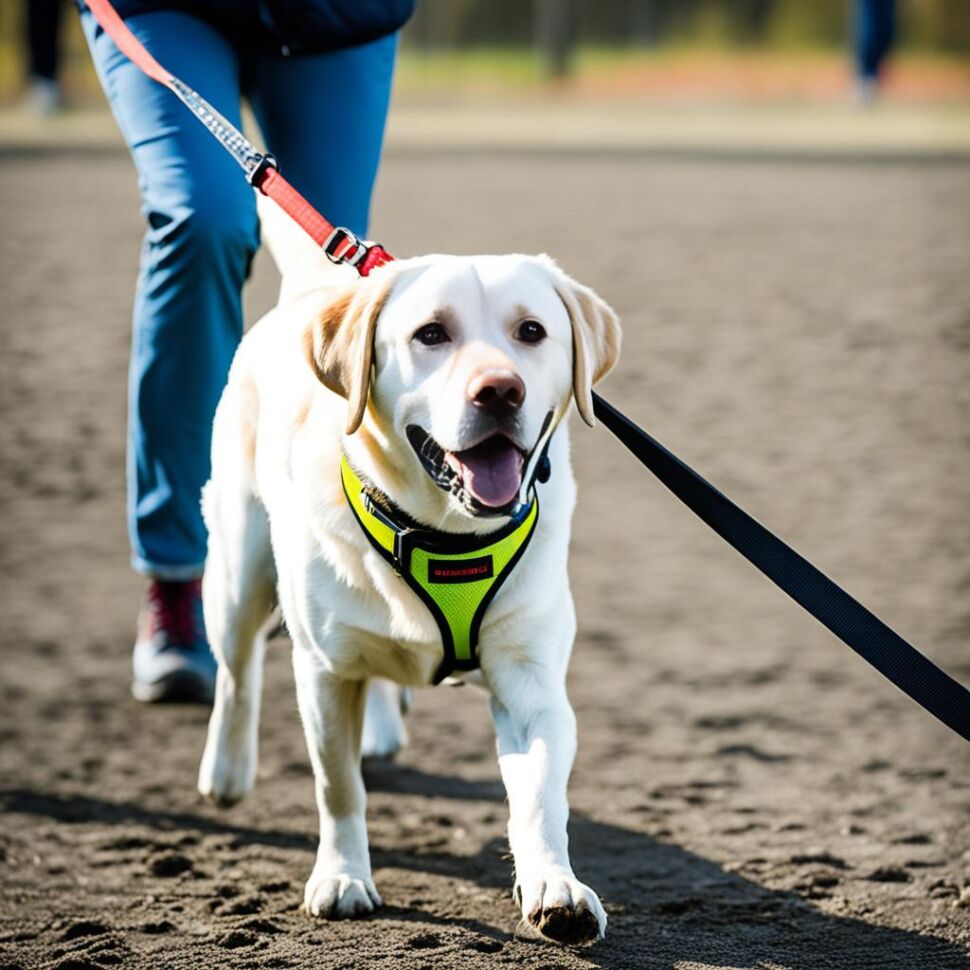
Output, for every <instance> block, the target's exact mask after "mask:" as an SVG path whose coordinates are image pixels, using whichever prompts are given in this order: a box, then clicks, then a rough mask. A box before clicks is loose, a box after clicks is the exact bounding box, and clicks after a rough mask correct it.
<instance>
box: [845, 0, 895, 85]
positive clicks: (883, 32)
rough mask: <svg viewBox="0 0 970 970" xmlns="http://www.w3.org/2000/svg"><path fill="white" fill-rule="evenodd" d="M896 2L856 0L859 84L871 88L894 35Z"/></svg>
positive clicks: (856, 44) (876, 79) (874, 83)
mask: <svg viewBox="0 0 970 970" xmlns="http://www.w3.org/2000/svg"><path fill="white" fill-rule="evenodd" d="M895 14H896V9H895V0H856V4H855V24H854V29H855V59H856V75H857V78H858V80H859V82H860V83H861V84H863V85H866V86H867V88H873V89H874V87H875V85H877V84H878V82H879V74H880V70H881V68H882V65H883V63H884V61H885V58H886V55H887V54H888V53H889V49H890V47H891V46H892V43H893V40H894V36H895V20H896V17H895Z"/></svg>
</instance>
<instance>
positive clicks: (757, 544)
mask: <svg viewBox="0 0 970 970" xmlns="http://www.w3.org/2000/svg"><path fill="white" fill-rule="evenodd" d="M593 409H594V412H595V414H596V417H597V418H599V420H600V421H602V422H603V424H605V425H606V427H607V428H609V429H610V431H612V432H613V434H615V435H616V437H617V438H619V439H620V441H621V442H623V444H624V445H626V447H627V448H629V449H630V451H631V452H633V454H634V455H635V456H636V457H637V458H638V459H639V460H640V461H641V462H642V463H643V464H644V465H646V467H647V468H649V469H650V471H652V472H653V473H654V475H656V476H657V478H659V479H660V481H661V482H663V484H664V485H666V486H667V488H669V489H670V491H671V492H673V493H674V495H676V496H677V498H679V499H680V500H681V501H682V502H683V503H684V504H685V505H686V506H687V507H688V508H689V509H690V510H691V511H692V512H694V513H696V514H697V515H699V516H700V517H701V518H702V519H703V520H704V521H705V522H706V523H707V524H708V525H709V526H710V527H711V528H712V529H713V530H714V531H715V532H716V533H717V534H718V535H719V536H720V537H721V538H722V539H724V540H725V541H726V542H728V543H729V544H730V545H732V546H734V548H735V549H737V551H738V552H740V553H741V555H742V556H744V557H745V559H747V560H748V561H749V562H751V563H753V564H754V565H755V566H757V567H758V569H760V570H761V571H762V572H763V573H764V574H765V575H766V576H767V577H768V578H769V579H770V580H771V581H772V582H773V583H774V584H775V585H776V586H779V587H780V588H781V589H783V590H784V591H785V592H786V593H787V594H788V595H789V596H790V597H791V598H792V599H793V600H794V601H795V602H796V603H798V604H799V606H802V607H804V608H805V609H806V610H808V612H809V613H811V614H812V616H814V617H815V619H817V620H819V621H820V622H821V623H824V624H825V626H827V627H828V628H829V629H830V630H831V631H832V632H833V633H834V634H835V635H836V636H837V637H839V639H841V640H842V641H843V642H844V643H845V644H846V645H847V646H849V647H851V648H852V649H853V650H855V652H856V653H857V654H859V656H860V657H862V658H863V659H864V660H866V661H868V662H869V663H870V664H872V666H873V667H875V668H876V670H878V671H879V673H881V674H882V675H883V676H884V677H888V678H889V680H890V681H892V682H893V683H894V684H895V685H896V686H897V687H898V688H899V689H900V690H903V691H905V692H906V693H907V694H909V696H910V697H912V698H913V700H914V701H916V703H917V704H920V705H922V706H923V707H925V708H926V710H928V711H929V712H930V713H931V714H932V715H934V716H935V717H938V718H939V719H940V720H941V721H942V722H943V723H944V724H945V725H947V727H950V728H952V729H953V730H954V731H956V732H957V734H959V735H960V736H961V737H963V738H964V739H965V740H967V741H970V691H968V690H967V689H966V687H964V686H963V685H962V684H958V683H957V682H956V681H955V680H954V679H953V678H952V677H950V676H949V674H946V673H944V672H943V671H942V670H940V668H939V667H937V666H936V664H934V663H933V662H932V661H931V660H929V659H928V658H927V657H924V656H923V654H921V653H920V652H919V650H917V649H916V648H915V647H914V646H912V645H911V644H909V643H907V642H906V641H905V640H904V639H903V638H902V637H901V636H899V634H898V633H896V632H894V631H893V630H891V629H890V628H889V627H888V626H886V624H885V623H883V622H882V620H880V619H879V617H877V616H875V615H874V614H872V613H870V612H869V611H868V610H867V609H866V608H865V607H864V606H863V605H862V604H861V603H860V602H859V601H858V600H856V599H853V597H851V596H850V595H849V594H848V593H847V592H846V591H845V590H844V589H842V588H841V587H840V586H838V585H837V584H836V583H833V582H832V580H831V579H829V578H828V576H826V575H825V574H824V573H822V572H820V571H819V570H818V569H816V568H815V567H814V566H813V565H812V564H811V563H810V562H809V561H808V560H807V559H803V558H802V557H801V556H800V555H799V554H798V553H797V552H795V550H794V549H792V548H791V546H789V545H786V544H785V543H784V542H782V541H781V539H779V538H778V536H776V535H774V534H773V533H771V532H769V531H768V530H767V529H766V528H765V527H764V526H763V525H761V523H759V522H757V521H756V520H755V519H753V518H752V517H751V516H750V515H748V513H747V512H745V511H744V510H743V509H740V508H739V507H738V506H737V505H735V504H734V502H732V501H731V500H730V499H729V498H728V497H727V496H726V495H724V494H723V493H721V492H719V491H718V490H717V489H716V488H715V487H714V486H713V485H711V484H710V482H707V481H705V480H704V479H703V478H701V476H700V475H698V474H697V472H695V471H694V470H693V469H692V468H690V467H689V466H688V465H685V464H684V462H682V461H681V460H680V459H679V458H678V457H677V456H676V455H674V454H672V453H671V452H669V451H668V450H667V449H666V448H664V446H663V445H662V444H660V442H659V441H657V440H656V439H655V438H652V437H651V436H650V435H648V434H647V433H646V431H643V430H642V429H641V428H638V427H637V426H636V425H635V424H634V423H633V422H632V421H631V420H630V419H629V418H628V417H626V416H625V415H623V414H621V413H620V412H619V411H617V409H616V408H615V407H613V405H612V404H609V403H608V402H606V401H604V400H603V398H601V397H600V396H599V395H598V394H596V393H594V394H593Z"/></svg>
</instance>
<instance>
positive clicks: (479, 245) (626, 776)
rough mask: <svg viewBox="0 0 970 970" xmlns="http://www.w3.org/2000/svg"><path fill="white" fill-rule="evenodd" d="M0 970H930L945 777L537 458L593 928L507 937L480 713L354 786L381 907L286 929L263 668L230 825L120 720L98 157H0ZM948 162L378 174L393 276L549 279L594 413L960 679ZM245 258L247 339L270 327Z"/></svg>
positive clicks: (129, 261) (303, 768) (943, 740)
mask: <svg viewBox="0 0 970 970" xmlns="http://www.w3.org/2000/svg"><path fill="white" fill-rule="evenodd" d="M0 212H2V213H3V216H2V224H3V231H2V233H0V292H2V308H0V320H2V325H0V368H2V371H0V415H2V421H0V447H2V464H0V495H2V502H3V506H2V509H3V514H2V517H0V569H2V575H3V581H2V616H3V624H2V627H0V651H2V653H0V656H2V661H0V662H2V707H0V732H2V740H0V808H2V812H3V814H2V816H0V880H2V885H0V900H2V909H0V965H2V966H3V967H8V968H13V967H19V968H28V967H30V968H33V967H38V968H59V970H83V968H99V967H111V966H119V967H124V968H129V967H130V968H142V967H151V968H158V967H165V968H169V967H171V968H179V967H182V968H197V967H206V968H209V967H213V968H215V967H232V968H249V967H252V968H276V967H280V968H285V967H294V968H296V967H311V966H312V967H327V968H342V967H345V968H351V967H360V966H364V965H367V966H370V967H409V968H411V967H413V968H431V967H435V968H458V967H461V968H463V970H464V968H477V967H495V966H501V967H510V968H519V967H529V968H536V970H549V968H559V967H565V968H587V967H602V968H664V970H667V968H670V970H672V968H679V970H686V968H692V970H697V968H729V967H730V968H762V970H780V968H791V970H818V968H851V970H856V968H894V970H928V968H941V970H942V968H958V967H964V968H965V967H970V773H968V768H970V749H968V747H967V745H966V744H965V743H964V742H962V741H961V740H960V739H959V738H957V737H956V735H954V734H952V733H951V732H949V731H948V730H947V729H946V728H944V727H942V726H941V725H940V724H938V723H937V722H936V721H934V720H933V719H932V718H931V717H930V716H929V715H927V714H925V713H924V712H923V711H922V710H920V709H919V708H917V707H916V706H915V705H914V704H913V703H911V702H910V701H909V700H908V699H907V698H906V697H905V696H903V695H902V694H900V693H899V692H898V691H897V690H895V688H893V687H892V686H891V685H890V684H888V683H887V682H886V681H884V680H883V679H882V678H881V677H880V676H879V675H878V674H876V673H875V672H874V671H873V670H871V669H870V668H869V667H868V666H867V665H866V664H864V663H863V662H862V661H861V660H859V659H858V658H856V657H855V655H853V654H852V653H851V652H850V651H848V650H847V649H846V648H845V647H844V646H842V645H841V644H840V643H839V642H838V641H836V640H835V639H834V638H832V637H831V636H830V635H829V634H828V633H827V632H826V631H825V630H823V629H822V628H821V627H820V626H818V625H817V624H816V623H815V622H814V621H812V620H811V619H810V618H809V617H807V616H806V615H804V614H803V613H801V612H800V610H799V609H798V608H797V607H795V606H794V605H793V604H792V603H790V601H788V600H787V599H786V598H785V597H784V596H782V595H781V594H780V593H778V592H777V591H776V590H775V589H774V588H773V587H771V586H770V584H769V583H767V581H765V580H764V579H763V578H762V577H761V576H760V575H759V574H758V573H756V572H755V571H753V570H752V568H751V567H750V566H748V565H747V564H746V563H745V562H743V561H742V560H740V559H739V558H738V557H737V556H736V555H735V554H734V553H733V552H731V551H730V550H729V549H728V548H727V547H726V546H725V545H724V544H723V543H722V542H721V540H720V539H717V538H716V537H715V536H714V535H713V534H712V533H710V532H709V531H708V530H707V529H706V528H705V527H704V526H703V525H701V524H700V523H699V522H698V521H697V520H695V519H694V518H693V517H692V516H691V514H690V513H689V512H687V511H685V510H684V509H683V508H682V507H680V506H679V505H678V504H677V503H676V502H675V500H674V499H673V498H671V497H670V496H669V495H668V494H667V493H666V492H665V491H664V490H663V489H662V488H661V487H660V486H659V485H657V484H656V483H655V482H654V481H653V480H652V479H650V478H649V476H647V475H646V473H644V472H643V471H642V470H641V469H640V467H639V466H638V465H637V464H636V463H635V462H634V461H633V459H631V458H630V457H629V456H628V455H627V454H626V453H624V452H623V451H622V450H621V448H620V446H619V445H617V444H616V443H615V442H614V441H613V440H612V439H611V438H610V436H609V434H608V433H607V432H606V431H605V430H603V429H597V430H595V431H590V430H585V429H581V428H579V427H576V428H574V441H575V461H576V466H577V473H578V477H579V480H580V494H581V497H580V504H579V508H578V511H577V515H576V523H575V530H574V542H573V550H572V562H571V569H572V577H573V586H574V590H575V595H576V600H577V607H578V613H579V618H580V633H579V637H578V641H577V645H576V650H575V654H574V660H573V665H572V670H571V676H570V684H571V696H572V699H573V702H574V705H575V707H576V711H577V715H578V720H579V740H580V747H579V755H578V759H577V762H576V766H575V770H574V773H573V779H572V785H571V804H572V808H573V814H572V822H571V843H572V850H573V858H574V863H575V867H576V870H577V873H578V874H579V876H580V878H582V879H584V880H585V881H587V882H589V883H590V884H591V885H592V886H593V887H594V888H596V889H597V890H598V891H599V892H600V894H601V895H602V897H603V899H604V902H605V904H606V908H607V911H608V913H609V920H610V922H609V929H608V933H607V938H606V940H605V941H604V942H602V943H600V944H597V945H595V946H593V947H591V948H588V949H584V950H578V951H570V950H563V949H558V948H555V947H553V946H551V945H547V944H541V943H535V942H530V941H526V940H521V939H518V938H517V937H516V925H517V922H518V920H517V914H516V911H515V909H514V907H513V904H512V902H511V899H510V890H511V866H510V861H509V859H508V857H507V844H506V840H505V837H504V826H505V821H506V807H505V804H504V794H503V790H502V787H501V784H500V781H499V777H498V770H497V766H496V764H495V759H494V753H493V739H492V731H491V728H490V724H489V721H488V717H487V712H486V708H485V704H484V703H483V700H482V699H481V698H480V697H479V696H478V695H477V694H475V693H474V692H473V690H472V689H471V688H462V689H448V688H438V689H434V690H430V689H429V690H427V691H424V692H421V693H420V694H419V696H418V698H417V703H416V706H415V709H414V711H413V714H412V717H411V721H410V724H411V733H412V740H411V745H410V747H409V748H408V749H407V750H406V751H405V752H404V753H403V754H402V756H401V757H400V758H399V759H398V761H397V763H395V764H385V765H380V766H377V767H372V768H370V769H369V770H368V771H367V783H368V788H369V791H370V801H369V824H370V833H371V838H372V850H373V861H374V869H375V876H376V881H377V885H378V888H379V889H380V891H381V893H382V894H383V897H384V900H385V904H386V905H385V907H384V908H383V909H382V910H381V911H380V913H379V914H378V915H376V916H375V917H374V918H370V919H367V920H365V921H361V922H348V923H332V924H331V923H325V922H314V921H313V920H311V919H310V918H309V917H307V916H305V915H303V914H302V913H301V912H300V911H299V909H298V906H299V903H300V900H301V898H302V886H303V881H304V880H305V879H306V877H307V875H308V874H309V871H310V867H311V865H312V861H313V852H314V831H315V827H316V816H315V809H314V805H313V796H312V789H311V777H310V771H309V766H308V761H307V757H306V754H305V751H304V746H303V740H302V736H301V732H300V729H299V724H298V719H297V714H296V706H295V699H294V696H293V686H292V674H291V670H290V666H289V662H288V651H287V645H286V643H285V642H284V641H282V640H280V641H278V642H277V643H276V644H275V647H274V649H273V650H272V651H271V654H270V657H269V661H268V664H267V668H268V669H267V679H268V683H267V689H266V697H265V705H264V712H265V713H264V719H263V727H262V740H261V744H262V762H261V766H260V772H259V783H258V785H257V788H256V791H255V793H254V794H253V795H252V796H251V798H250V799H249V800H248V801H246V802H245V803H243V804H241V805H239V806H238V807H236V808H234V809H231V810H229V811H226V812H220V811H218V810H216V809H214V808H211V807H209V806H207V805H204V804H201V803H200V800H199V798H198V796H197V795H196V793H195V790H194V777H195V771H196V765H197V761H198V758H199V754H200V751H201V746H202V741H203V732H204V726H205V720H206V714H205V712H204V711H202V710H200V709H198V708H178V707H167V708H151V707H142V706H139V705H138V704H136V703H135V702H134V701H133V700H132V699H131V697H130V696H129V693H128V686H129V651H130V642H131V639H132V636H133V632H134V616H135V612H136V609H137V605H138V598H139V594H140V589H141V583H140V581H139V580H138V579H137V578H136V577H133V576H132V575H131V574H130V573H129V571H128V567H127V547H126V540H125V535H124V524H123V433H122V428H123V419H124V396H125V394H124V385H125V367H126V357H127V343H128V317H129V307H130V301H131V290H132V285H133V281H134V275H135V270H136V260H137V255H138V241H139V236H140V222H139V215H138V205H137V196H136V190H135V181H134V177H133V173H132V171H131V168H130V165H129V162H128V160H127V158H126V157H125V156H124V155H123V154H121V153H118V152H116V151H114V150H110V149H104V150H99V151H89V152H80V151H75V152H72V153H65V152H62V151H57V150H55V149H47V150H44V151H36V152H31V151H28V150H26V149H19V150H17V151H6V152H0ZM968 212H970V162H960V161H954V160H949V161H945V160H936V161H934V160H933V159H931V158H930V159H926V160H923V161H909V162H904V161H899V160H897V161H886V160H882V161H880V160H879V159H859V158H854V159H853V158H847V159H845V160H844V161H839V160H837V159H829V160H815V161H798V160H797V159H791V158H789V159H782V158H779V159H776V160H770V159H766V160H752V159H749V160H747V161H745V160H741V159H735V160H727V159H723V158H722V159H720V160H719V159H717V158H702V157H690V156H686V157H683V158H679V159H672V158H663V157H657V156H651V155H648V154H645V155H638V154H636V153H628V154H626V155H622V156H620V155H617V156H610V155H597V154H595V153H591V154H572V155H569V154H566V155H558V156H556V157H553V156H552V155H551V154H549V155H543V154H531V155H530V154H514V153H508V154H505V155H503V156H498V155H492V156H489V155H487V154H484V155H478V156H475V155H470V154H461V153H452V154H447V153H446V154H430V153H426V152H424V153H423V152H421V151H415V150H408V151H398V152H396V153H395V152H392V153H391V154H390V155H389V157H388V159H387V161H386V164H385V167H384V171H383V175H382V179H381V185H380V190H379V193H378V198H377V200H376V204H375V225H374V227H373V229H374V235H375V236H376V237H377V238H380V239H382V240H383V241H384V242H385V243H386V244H387V245H388V247H389V248H390V249H392V251H394V252H397V253H401V254H412V253H418V252H424V251H451V252H472V251H507V250H511V249H516V250H522V251H541V250H544V251H548V252H550V253H552V254H554V255H555V256H557V257H558V258H559V259H560V261H561V262H562V263H563V265H564V266H565V267H566V268H567V269H569V270H570V271H572V272H574V273H575V274H576V275H578V276H579V277H580V278H582V279H583V280H585V281H586V282H589V283H590V284H592V285H593V286H595V287H596V288H597V289H598V290H599V291H600V292H601V293H603V294H604V295H605V296H606V297H607V298H608V299H609V300H610V301H611V302H612V303H613V304H614V305H615V306H616V308H617V309H618V310H619V311H620V313H621V315H622V317H623V319H624V322H625V328H626V344H625V351H624V355H623V359H622V361H621V363H620V366H619V368H618V370H617V371H616V372H615V374H614V375H613V376H612V377H611V378H610V379H609V380H608V382H607V384H606V386H605V387H604V392H605V394H606V395H607V397H609V398H610V399H612V400H613V401H614V402H615V403H617V404H618V405H619V406H621V407H622V408H624V410H626V411H628V412H629V413H630V414H631V415H633V416H634V417H635V418H637V419H638V420H639V421H640V422H641V423H642V424H644V425H645V426H646V427H648V428H649V429H650V430H651V431H652V432H653V433H654V434H656V435H657V436H658V437H660V438H661V440H663V441H664V442H665V443H667V444H668V445H669V446H671V447H673V448H674V449H675V450H676V451H678V452H680V453H682V454H683V456H684V457H685V458H686V459H687V460H688V461H691V462H693V463H695V464H696V465H697V466H698V467H699V468H700V469H701V470H702V471H703V473H705V474H706V475H707V476H708V477H710V478H711V479H713V480H714V481H715V482H716V483H718V484H719V485H720V486H721V487H722V488H724V489H725V490H726V491H727V492H728V493H729V494H731V495H732V496H733V497H734V498H735V499H736V500H737V501H739V502H740V503H741V504H742V505H744V506H745V507H746V508H748V509H749V511H751V512H753V513H754V514H755V515H757V516H758V517H760V518H761V519H762V520H763V521H764V522H766V523H767V524H768V525H769V526H771V527H772V528H774V529H775V530H777V531H779V532H780V534H781V535H783V536H784V537H786V538H787V539H788V540H789V541H791V542H792V543H793V544H794V545H795V546H796V548H799V549H800V550H801V551H802V552H803V553H804V554H806V555H807V556H809V558H811V559H812V560H813V561H815V562H816V563H817V564H818V565H820V566H821V567H822V568H823V569H825V570H826V571H828V572H830V574H832V575H833V576H834V578H836V579H837V580H838V581H840V582H842V583H844V584H845V585H846V586H847V587H848V588H849V589H850V590H851V591H852V592H853V593H854V594H855V595H857V596H858V597H859V598H861V599H862V600H863V602H866V603H867V604H868V605H870V606H871V607H873V608H874V609H875V610H876V611H877V612H878V613H879V614H880V615H881V616H883V618H884V619H886V620H887V621H888V622H889V623H890V624H891V625H893V626H894V627H896V628H897V629H898V630H899V631H900V632H902V633H903V634H904V635H906V636H908V637H909V638H911V639H912V640H913V641H914V642H915V643H917V644H920V645H922V646H923V648H924V649H925V650H926V651H927V652H928V653H929V654H931V655H932V656H933V657H934V658H935V659H936V660H937V661H938V662H940V663H941V664H943V665H945V666H946V667H947V668H948V669H949V670H950V671H951V672H952V673H953V674H954V675H956V676H958V677H960V678H962V679H963V680H964V682H970V652H968V634H970V605H968V604H970V556H968V549H970V516H968V514H967V510H968V506H970V438H968V432H967V428H968V417H970V380H968V378H970V289H968V280H970V255H968V254H970V220H968V218H967V214H968ZM273 288H274V278H273V271H272V270H271V268H270V266H269V265H268V264H267V262H266V261H265V260H261V261H260V262H258V264H257V269H256V276H255V282H254V285H253V287H252V288H251V292H250V298H249V303H250V314H249V316H250V319H255V317H256V315H257V314H258V313H259V312H260V311H261V310H262V309H265V308H266V307H267V306H268V305H269V304H270V303H271V301H272V296H273Z"/></svg>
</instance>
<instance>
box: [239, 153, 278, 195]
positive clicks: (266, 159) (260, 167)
mask: <svg viewBox="0 0 970 970" xmlns="http://www.w3.org/2000/svg"><path fill="white" fill-rule="evenodd" d="M271 168H274V169H276V171H277V172H278V171H279V170H280V166H279V162H277V161H276V157H275V156H274V155H270V154H269V152H267V153H266V154H265V155H260V156H259V157H258V160H257V161H256V164H255V165H254V166H253V168H252V170H250V171H247V172H246V181H247V182H248V183H249V184H250V185H251V186H253V188H257V189H258V188H259V187H260V186H261V185H262V184H263V179H264V178H265V177H266V173H267V172H268V171H269V170H270V169H271Z"/></svg>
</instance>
